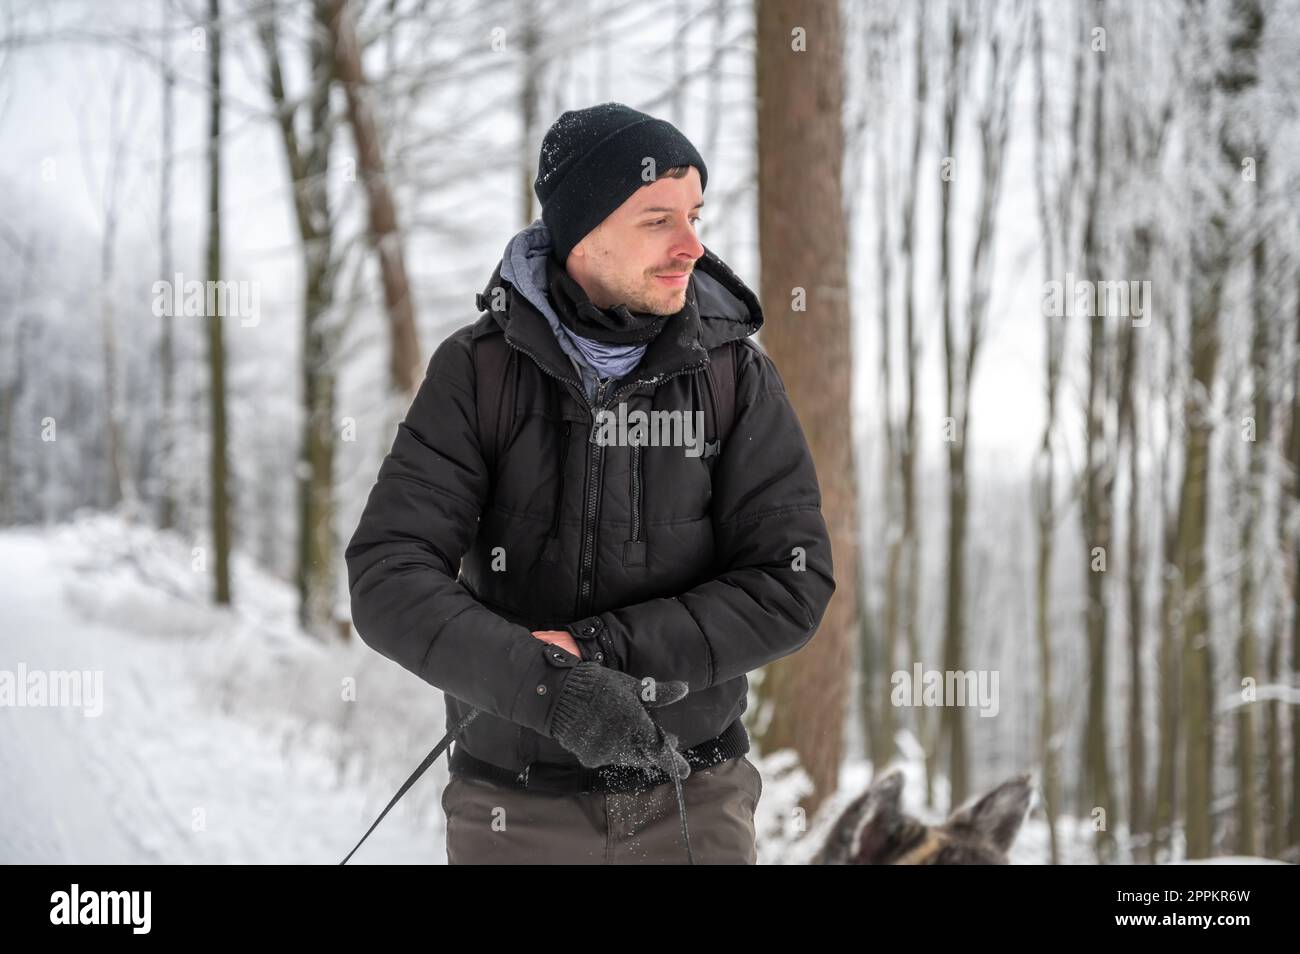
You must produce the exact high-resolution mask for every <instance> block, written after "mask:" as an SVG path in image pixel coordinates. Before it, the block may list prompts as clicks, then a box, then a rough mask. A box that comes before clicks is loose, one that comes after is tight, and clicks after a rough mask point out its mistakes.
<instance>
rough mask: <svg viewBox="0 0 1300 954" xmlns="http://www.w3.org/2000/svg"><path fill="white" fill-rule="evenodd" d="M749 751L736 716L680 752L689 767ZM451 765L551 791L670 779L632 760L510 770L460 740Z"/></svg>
mask: <svg viewBox="0 0 1300 954" xmlns="http://www.w3.org/2000/svg"><path fill="white" fill-rule="evenodd" d="M748 751H749V734H748V733H747V732H746V731H745V727H744V725H743V724H742V723H741V721H740V719H736V721H735V722H733V723H731V725H729V726H727V728H726V729H725V730H724V731H723V733H722V734H721V735H719V736H716V737H715V738H712V739H707V740H705V741H704V742H701V743H699V744H698V745H693V746H691V747H690V748H689V749H683V750H682V755H683V756H685V757H686V762H687V764H688V765H690V767H691V771H692V772H694V771H695V770H696V769H705V768H710V767H712V766H714V765H717V764H718V763H719V762H725V761H726V760H727V759H733V758H736V757H737V756H740V755H744V754H745V753H746V752H748ZM450 771H451V774H452V775H453V776H457V775H460V776H464V777H465V778H472V779H478V780H479V781H482V782H490V783H491V784H493V785H501V786H503V787H505V788H512V789H517V790H519V791H528V792H546V793H548V794H555V795H587V794H591V793H593V792H604V793H606V794H612V793H616V792H635V791H644V790H646V789H649V788H654V787H655V786H656V785H663V784H664V783H666V782H671V781H672V779H671V778H669V776H668V775H667V774H666V773H664V772H662V771H660V770H659V769H649V770H644V769H639V768H636V767H635V766H631V765H602V766H601V767H600V768H594V769H593V768H587V767H586V766H585V765H580V764H574V765H563V764H560V763H558V762H533V763H531V764H529V765H526V766H524V770H523V771H522V772H513V771H511V770H510V769H506V768H502V767H501V766H499V765H494V764H492V763H491V762H484V761H483V760H482V759H477V758H475V757H474V756H472V755H470V754H469V753H468V752H466V751H465V746H464V745H462V744H461V742H460V741H459V740H457V742H456V744H455V745H453V746H452V750H451V763H450Z"/></svg>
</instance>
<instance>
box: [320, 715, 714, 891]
mask: <svg viewBox="0 0 1300 954" xmlns="http://www.w3.org/2000/svg"><path fill="white" fill-rule="evenodd" d="M478 713H479V710H478V709H470V710H469V714H468V715H466V716H465V718H464V719H462V720H461V721H460V724H459V725H457V726H456V727H455V728H454V729H452V730H451V731H450V732H448V733H447V734H446V735H445V736H443V738H442V741H441V742H439V743H438V744H437V745H435V746H434V747H433V751H432V752H430V753H429V754H428V755H427V756H425V758H424V761H423V762H421V763H420V767H419V768H417V769H416V770H415V771H414V772H412V773H411V777H410V778H408V779H407V780H406V781H405V782H404V783H403V784H402V787H401V788H399V789H398V790H397V794H396V795H394V796H393V797H392V799H391V800H390V801H389V803H388V805H387V807H385V808H384V810H383V811H382V812H380V813H379V817H378V818H376V819H375V821H374V824H372V825H371V826H370V828H369V829H367V830H366V833H365V834H364V835H362V836H361V841H359V842H357V844H356V848H353V849H352V850H351V851H349V852H348V856H347V858H344V859H343V860H342V861H340V862H339V864H341V865H345V864H347V863H348V860H349V859H350V858H351V857H352V856H353V855H355V854H356V853H357V848H360V847H361V845H362V844H363V843H364V842H365V840H366V839H367V838H369V837H370V833H371V832H373V831H374V830H375V829H376V828H378V827H379V823H380V822H381V821H383V820H384V816H385V815H387V814H388V812H389V811H390V810H391V809H392V807H393V806H394V805H396V804H397V802H398V800H400V799H401V797H402V796H403V795H405V794H406V792H407V790H408V789H409V788H410V787H411V786H412V785H414V784H415V782H416V780H417V779H419V777H420V776H421V775H423V774H424V773H425V771H426V770H427V769H428V768H429V766H430V765H432V764H433V763H434V762H435V761H437V759H438V756H439V755H441V754H442V753H443V752H444V751H445V750H446V749H447V747H448V746H450V745H451V743H452V741H453V740H455V739H456V737H457V736H459V735H460V734H461V732H463V731H464V730H465V726H467V725H469V724H470V723H471V722H473V721H474V717H475V716H477V715H478ZM650 719H651V721H654V716H653V715H651V716H650ZM655 728H656V729H658V730H659V741H660V742H662V743H663V744H664V746H665V747H667V746H669V744H670V743H669V742H668V740H667V739H666V738H665V736H664V730H663V729H662V728H661V727H660V725H659V723H658V722H655ZM672 766H673V767H672V775H673V785H674V787H675V788H676V789H677V811H678V814H680V815H681V819H682V840H683V841H684V842H685V843H686V857H687V858H689V859H690V863H691V864H695V852H694V851H692V850H691V836H690V833H689V832H688V831H687V829H686V798H685V796H684V795H683V793H682V779H681V775H680V774H678V771H677V762H676V760H675V759H674V760H673V763H672Z"/></svg>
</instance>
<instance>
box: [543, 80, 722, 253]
mask: <svg viewBox="0 0 1300 954" xmlns="http://www.w3.org/2000/svg"><path fill="white" fill-rule="evenodd" d="M647 159H653V160H654V163H653V165H650V164H649V163H647V162H646V160H647ZM674 166H695V168H696V169H698V170H699V172H700V189H701V191H702V190H703V189H704V186H705V185H706V184H707V183H708V181H709V172H708V170H707V169H706V168H705V167H704V160H703V159H702V158H701V157H700V154H699V153H698V152H697V151H696V150H695V147H694V146H693V145H691V142H690V140H689V139H687V138H686V137H685V136H683V135H682V134H681V133H680V132H678V130H677V128H676V127H675V126H673V124H672V123H670V122H668V121H666V120H663V119H655V118H654V117H653V116H647V115H646V114H645V113H642V112H639V111H637V110H635V109H632V108H631V107H628V106H624V105H623V104H622V103H601V104H600V105H599V106H591V107H588V108H587V109H576V110H569V111H568V112H566V113H564V114H563V115H562V116H560V118H559V119H557V120H556V121H555V125H553V126H551V128H550V129H549V130H547V132H546V136H545V138H543V139H542V151H541V155H540V157H539V158H538V161H537V181H536V182H534V183H533V191H534V192H536V193H537V198H538V199H540V200H541V203H542V221H543V222H545V223H546V226H547V228H548V229H550V232H551V238H552V240H553V241H554V243H555V247H554V249H553V253H554V255H555V256H556V258H557V259H558V260H559V261H560V262H561V263H564V262H566V261H567V260H568V257H569V252H571V251H572V250H573V247H574V246H575V245H577V244H578V243H579V242H581V241H582V238H583V236H584V235H586V234H587V233H588V232H590V231H591V230H592V229H594V228H595V227H596V226H598V225H599V224H600V223H601V222H603V221H604V220H605V218H606V217H607V216H608V215H609V214H610V213H611V212H613V211H614V210H615V209H617V208H618V207H619V206H620V205H622V204H623V203H624V202H626V201H627V198H628V196H630V195H631V194H632V193H633V192H635V191H636V190H637V189H639V188H641V187H642V186H644V185H649V184H650V183H651V182H654V181H655V180H654V178H647V177H652V176H657V175H658V174H659V173H660V172H662V171H663V170H665V169H671V168H672V167H674Z"/></svg>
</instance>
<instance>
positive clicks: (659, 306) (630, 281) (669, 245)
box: [565, 166, 704, 315]
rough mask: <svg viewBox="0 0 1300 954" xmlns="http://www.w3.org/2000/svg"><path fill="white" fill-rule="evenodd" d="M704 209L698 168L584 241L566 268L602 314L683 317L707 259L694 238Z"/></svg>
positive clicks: (636, 197) (633, 199)
mask: <svg viewBox="0 0 1300 954" xmlns="http://www.w3.org/2000/svg"><path fill="white" fill-rule="evenodd" d="M703 205H704V200H703V198H702V190H701V189H700V172H699V170H698V169H696V168H695V167H694V166H691V167H690V168H689V169H688V170H687V172H686V175H685V176H683V177H682V178H681V179H669V178H666V177H661V178H659V179H656V180H655V181H654V182H651V183H649V184H648V185H644V186H642V187H641V188H640V189H638V190H637V191H636V192H634V193H632V195H631V196H630V197H629V198H628V200H627V201H626V202H624V203H623V204H622V205H620V206H619V207H618V208H617V209H615V210H614V211H613V212H611V213H610V214H609V216H608V217H606V219H605V221H603V222H601V223H600V225H598V226H597V227H596V228H595V229H593V230H592V231H590V232H588V233H587V234H586V235H585V236H583V238H582V241H581V242H579V243H578V244H577V245H576V246H574V248H573V251H572V252H570V253H569V259H568V262H567V263H566V264H565V267H566V268H567V269H568V272H569V274H570V275H571V276H573V279H574V281H576V282H577V283H578V284H579V285H581V286H582V287H583V289H584V290H585V291H586V292H587V295H588V296H589V297H590V298H591V301H592V304H594V305H596V307H598V308H612V307H614V306H615V305H627V307H628V309H629V310H631V311H639V312H647V313H649V314H653V315H671V314H673V313H675V312H678V311H681V310H682V306H683V305H685V304H686V285H687V282H688V280H689V279H690V274H691V271H692V269H693V268H694V267H695V260H696V259H698V258H699V257H700V256H701V255H703V254H704V246H702V245H701V244H700V242H699V240H698V239H697V238H696V237H695V223H696V222H698V221H699V210H700V207H701V206H703ZM661 276H667V277H661Z"/></svg>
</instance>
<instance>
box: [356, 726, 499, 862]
mask: <svg viewBox="0 0 1300 954" xmlns="http://www.w3.org/2000/svg"><path fill="white" fill-rule="evenodd" d="M477 715H478V710H477V709H470V710H469V715H467V716H465V718H463V719H461V721H460V725H458V726H456V728H454V729H452V730H451V731H450V732H448V733H447V734H446V735H445V736H443V738H442V741H441V742H439V743H438V744H437V745H435V746H434V747H433V751H432V752H430V753H429V754H428V755H427V756H425V759H424V761H423V762H421V763H420V767H419V768H418V769H416V770H415V771H414V772H413V773H412V774H411V777H410V778H408V779H407V780H406V782H405V784H403V785H402V787H401V788H399V789H398V790H397V794H396V795H394V796H393V798H392V801H390V802H389V803H388V808H385V809H384V810H383V811H382V812H380V813H379V817H378V818H376V819H375V823H374V824H373V825H371V826H370V828H369V830H368V831H367V832H366V833H365V834H364V835H362V836H361V841H359V842H357V847H356V848H353V849H352V850H351V851H349V852H348V857H347V858H344V859H343V860H342V861H340V862H339V864H341V865H345V864H347V863H348V858H351V857H352V856H353V855H355V854H356V853H357V848H360V847H361V844H362V842H364V841H365V840H366V839H367V838H369V837H370V832H372V831H374V830H375V829H376V828H377V827H378V826H379V823H380V822H381V821H383V820H384V816H385V815H387V814H388V811H389V809H391V808H392V807H393V806H394V805H396V804H397V800H398V799H400V798H401V797H402V796H403V795H405V794H406V790H407V789H409V788H410V787H411V786H412V785H414V784H415V780H416V779H418V778H419V777H420V776H421V775H423V774H424V771H425V769H427V768H428V767H429V766H430V765H432V764H433V763H434V761H435V760H436V759H437V758H438V756H440V755H442V753H443V751H444V750H445V749H446V748H447V746H449V745H451V743H452V740H453V739H455V738H456V736H458V735H460V734H461V732H462V731H464V729H465V726H467V725H469V724H470V723H471V722H473V721H474V717H475V716H477Z"/></svg>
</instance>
